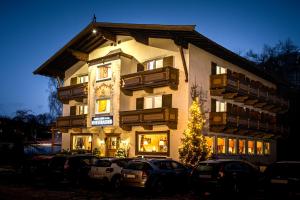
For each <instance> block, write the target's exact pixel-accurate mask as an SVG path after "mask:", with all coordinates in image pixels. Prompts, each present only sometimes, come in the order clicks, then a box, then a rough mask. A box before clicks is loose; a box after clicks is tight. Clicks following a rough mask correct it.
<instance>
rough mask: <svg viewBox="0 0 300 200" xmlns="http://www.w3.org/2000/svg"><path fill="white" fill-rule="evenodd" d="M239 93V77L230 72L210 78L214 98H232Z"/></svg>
mask: <svg viewBox="0 0 300 200" xmlns="http://www.w3.org/2000/svg"><path fill="white" fill-rule="evenodd" d="M237 91H238V77H237V75H236V74H232V73H231V72H230V71H229V70H228V71H227V73H226V74H215V75H211V76H210V93H211V95H212V96H224V95H226V96H231V95H236V93H237Z"/></svg>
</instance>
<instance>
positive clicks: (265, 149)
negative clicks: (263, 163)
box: [264, 142, 270, 155]
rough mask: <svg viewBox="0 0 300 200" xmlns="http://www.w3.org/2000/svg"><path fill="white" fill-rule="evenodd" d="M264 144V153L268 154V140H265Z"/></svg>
mask: <svg viewBox="0 0 300 200" xmlns="http://www.w3.org/2000/svg"><path fill="white" fill-rule="evenodd" d="M264 144H265V145H264V154H265V155H270V142H265V143H264Z"/></svg>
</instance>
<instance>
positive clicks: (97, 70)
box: [96, 63, 112, 82]
mask: <svg viewBox="0 0 300 200" xmlns="http://www.w3.org/2000/svg"><path fill="white" fill-rule="evenodd" d="M101 67H107V68H109V69H110V72H109V70H108V72H107V74H108V75H110V77H107V78H99V76H100V68H101ZM111 79H112V66H111V63H107V64H102V65H97V69H96V82H101V81H108V80H111Z"/></svg>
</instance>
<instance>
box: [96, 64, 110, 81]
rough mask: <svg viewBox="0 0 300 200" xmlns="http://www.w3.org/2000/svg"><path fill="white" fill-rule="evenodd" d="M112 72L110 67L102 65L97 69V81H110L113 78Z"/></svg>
mask: <svg viewBox="0 0 300 200" xmlns="http://www.w3.org/2000/svg"><path fill="white" fill-rule="evenodd" d="M111 75H112V71H111V67H110V65H102V66H99V67H98V69H97V73H96V76H97V77H96V80H97V81H101V80H108V79H110V78H111Z"/></svg>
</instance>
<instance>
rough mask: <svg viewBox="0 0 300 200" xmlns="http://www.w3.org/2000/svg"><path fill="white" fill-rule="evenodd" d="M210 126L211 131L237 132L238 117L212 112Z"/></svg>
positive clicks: (227, 113)
mask: <svg viewBox="0 0 300 200" xmlns="http://www.w3.org/2000/svg"><path fill="white" fill-rule="evenodd" d="M209 124H210V129H211V131H216V132H219V131H224V130H229V129H230V130H235V129H237V127H238V117H237V115H234V114H232V113H229V112H211V113H210V115H209Z"/></svg>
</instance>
